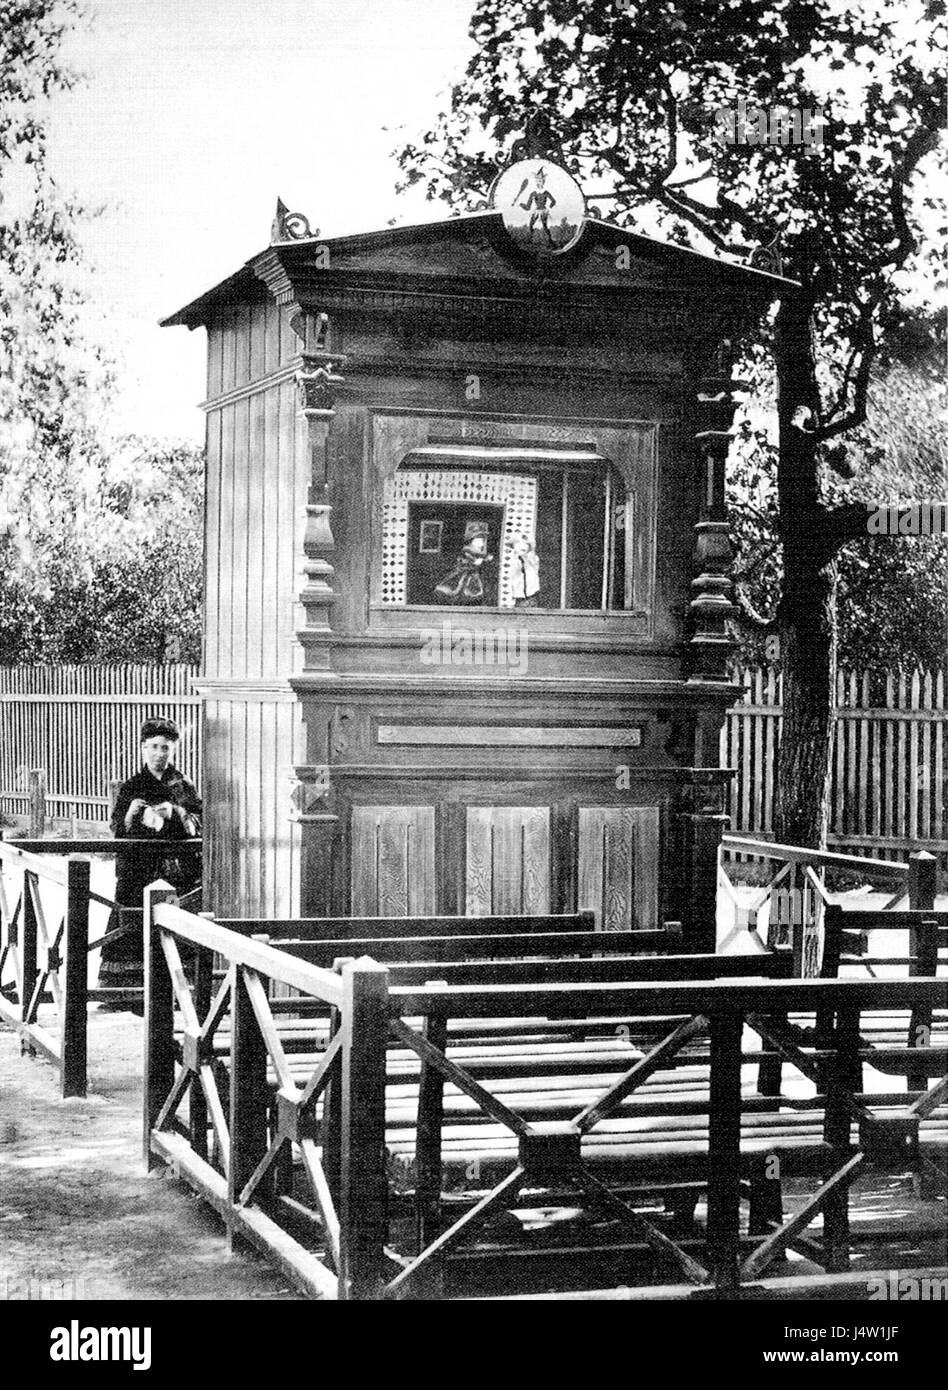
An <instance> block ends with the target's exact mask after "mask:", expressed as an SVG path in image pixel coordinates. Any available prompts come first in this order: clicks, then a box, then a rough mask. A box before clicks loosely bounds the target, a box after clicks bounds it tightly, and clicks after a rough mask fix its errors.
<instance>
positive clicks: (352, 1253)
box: [339, 957, 388, 1299]
mask: <svg viewBox="0 0 948 1390" xmlns="http://www.w3.org/2000/svg"><path fill="white" fill-rule="evenodd" d="M342 979H343V1004H342V1033H343V1041H342V1155H341V1169H342V1171H341V1183H340V1186H341V1192H340V1203H339V1222H340V1247H341V1248H340V1270H339V1275H340V1278H339V1297H340V1298H342V1299H367V1298H378V1297H379V1296H380V1294H381V1289H382V1280H383V1273H384V1268H383V1258H384V1256H383V1248H384V1245H385V1242H386V1239H387V1237H388V1176H387V1173H386V1170H385V1044H386V1040H387V1036H388V971H387V970H386V969H385V968H384V967H383V966H380V965H376V964H375V962H374V961H372V960H369V959H368V957H363V958H362V959H361V960H357V961H353V962H352V963H351V964H349V965H346V966H345V967H344V969H343V972H342Z"/></svg>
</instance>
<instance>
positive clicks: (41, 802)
mask: <svg viewBox="0 0 948 1390" xmlns="http://www.w3.org/2000/svg"><path fill="white" fill-rule="evenodd" d="M29 790H30V838H31V839H33V840H41V839H42V838H43V836H44V835H45V834H46V769H45V768H44V767H31V768H30V772H29Z"/></svg>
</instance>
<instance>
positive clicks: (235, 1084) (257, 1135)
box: [227, 965, 272, 1248]
mask: <svg viewBox="0 0 948 1390" xmlns="http://www.w3.org/2000/svg"><path fill="white" fill-rule="evenodd" d="M231 971H232V974H231V1013H230V1029H231V1032H230V1162H229V1164H228V1167H227V1195H228V1198H229V1201H230V1205H231V1206H232V1207H235V1206H237V1205H238V1203H239V1201H240V1194H241V1192H242V1191H243V1190H244V1188H245V1187H246V1185H247V1183H248V1182H249V1181H250V1178H251V1176H252V1175H253V1172H254V1169H255V1168H256V1167H257V1165H258V1164H259V1162H260V1160H261V1159H262V1158H263V1157H264V1155H265V1154H266V1152H267V1108H268V1105H269V1099H270V1095H269V1090H268V1088H267V1048H266V1044H265V1043H264V1040H263V1036H262V1034H261V1032H260V1026H259V1024H258V1023H257V1018H256V1015H255V1013H254V1011H253V1005H252V1004H251V1002H250V995H249V993H248V991H247V985H246V982H245V978H244V970H243V967H242V966H240V965H234V966H232V967H231ZM271 1180H272V1171H271V1173H269V1174H267V1176H266V1177H265V1178H264V1179H263V1181H262V1182H261V1183H260V1185H259V1186H258V1187H257V1189H256V1192H255V1194H254V1198H253V1200H254V1201H259V1200H260V1199H261V1198H263V1197H264V1196H265V1194H266V1193H267V1191H268V1190H269V1188H270V1184H271ZM228 1239H229V1242H230V1245H231V1248H233V1244H234V1239H235V1232H234V1228H233V1226H230V1227H229V1229H228Z"/></svg>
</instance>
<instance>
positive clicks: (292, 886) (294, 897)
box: [286, 701, 306, 917]
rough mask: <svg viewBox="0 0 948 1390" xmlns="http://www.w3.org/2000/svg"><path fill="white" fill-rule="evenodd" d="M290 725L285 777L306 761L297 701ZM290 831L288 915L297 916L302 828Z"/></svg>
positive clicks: (291, 825) (293, 824) (294, 826)
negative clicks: (288, 759)
mask: <svg viewBox="0 0 948 1390" xmlns="http://www.w3.org/2000/svg"><path fill="white" fill-rule="evenodd" d="M289 709H290V727H291V729H292V738H291V747H292V749H293V758H292V762H291V764H290V766H289V767H288V768H286V775H287V779H289V775H290V774H291V772H292V769H293V768H294V767H300V766H302V764H303V763H305V762H306V728H305V726H304V723H303V707H302V705H301V704H300V703H299V702H298V701H294V702H293V704H291V705H290V706H289ZM289 831H290V874H289V882H288V884H287V891H288V893H289V899H290V902H289V911H288V913H287V915H288V916H289V917H299V916H300V913H301V909H300V887H301V883H302V869H301V859H302V852H301V851H302V828H301V826H300V825H299V824H297V823H296V822H293V821H291V822H290V823H289Z"/></svg>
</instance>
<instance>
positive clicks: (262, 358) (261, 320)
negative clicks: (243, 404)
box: [250, 299, 269, 381]
mask: <svg viewBox="0 0 948 1390" xmlns="http://www.w3.org/2000/svg"><path fill="white" fill-rule="evenodd" d="M268 304H269V300H263V299H261V300H258V301H257V303H255V304H252V305H251V306H250V380H251V381H259V380H260V378H261V377H262V376H263V374H264V371H265V362H266V340H267V307H268Z"/></svg>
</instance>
